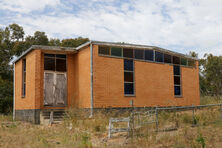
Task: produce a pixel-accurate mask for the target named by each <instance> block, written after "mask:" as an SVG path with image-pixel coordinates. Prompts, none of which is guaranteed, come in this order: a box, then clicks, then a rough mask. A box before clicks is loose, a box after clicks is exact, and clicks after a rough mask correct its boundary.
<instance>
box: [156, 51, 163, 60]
mask: <svg viewBox="0 0 222 148" xmlns="http://www.w3.org/2000/svg"><path fill="white" fill-rule="evenodd" d="M155 61H156V62H163V53H161V52H158V51H155Z"/></svg>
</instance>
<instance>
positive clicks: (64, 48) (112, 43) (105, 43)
mask: <svg viewBox="0 0 222 148" xmlns="http://www.w3.org/2000/svg"><path fill="white" fill-rule="evenodd" d="M89 44H95V45H104V46H117V47H122V48H138V49H152V50H156V51H160V52H164V53H169V54H171V55H177V56H181V57H185V58H188V59H193V60H199V59H198V58H195V57H191V56H189V55H185V54H182V53H178V52H175V51H171V50H168V49H164V48H160V47H157V46H148V45H139V44H130V43H124V42H104V41H94V40H91V41H88V42H86V43H84V44H82V45H80V46H78V47H76V48H71V47H59V46H42V45H32V46H31V47H30V48H29V49H28V50H26V51H25V52H24V53H22V55H21V56H19V57H18V58H17V59H16V60H14V61H13V63H15V62H17V61H18V60H19V59H21V58H22V57H23V56H25V55H26V54H28V53H29V52H30V51H32V50H34V49H41V50H53V51H70V52H77V51H78V50H80V49H82V48H84V47H86V46H88V45H89Z"/></svg>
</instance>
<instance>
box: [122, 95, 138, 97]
mask: <svg viewBox="0 0 222 148" xmlns="http://www.w3.org/2000/svg"><path fill="white" fill-rule="evenodd" d="M124 97H136V95H124Z"/></svg>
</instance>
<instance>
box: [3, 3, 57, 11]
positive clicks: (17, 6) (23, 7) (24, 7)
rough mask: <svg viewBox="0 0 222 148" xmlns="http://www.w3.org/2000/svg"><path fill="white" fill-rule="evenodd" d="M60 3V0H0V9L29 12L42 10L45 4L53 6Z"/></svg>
mask: <svg viewBox="0 0 222 148" xmlns="http://www.w3.org/2000/svg"><path fill="white" fill-rule="evenodd" d="M59 3H60V0H16V1H15V0H0V9H2V10H7V11H12V12H19V13H30V12H32V11H36V10H38V11H39V10H43V9H44V8H45V7H46V6H50V7H55V6H57V5H58V4H59Z"/></svg>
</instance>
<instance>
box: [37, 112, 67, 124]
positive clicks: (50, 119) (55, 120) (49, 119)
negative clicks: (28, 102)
mask: <svg viewBox="0 0 222 148" xmlns="http://www.w3.org/2000/svg"><path fill="white" fill-rule="evenodd" d="M64 115H65V111H64V110H55V109H51V110H42V111H41V113H40V123H41V124H46V125H48V124H50V125H51V124H59V123H61V122H62V121H63V118H64Z"/></svg>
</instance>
